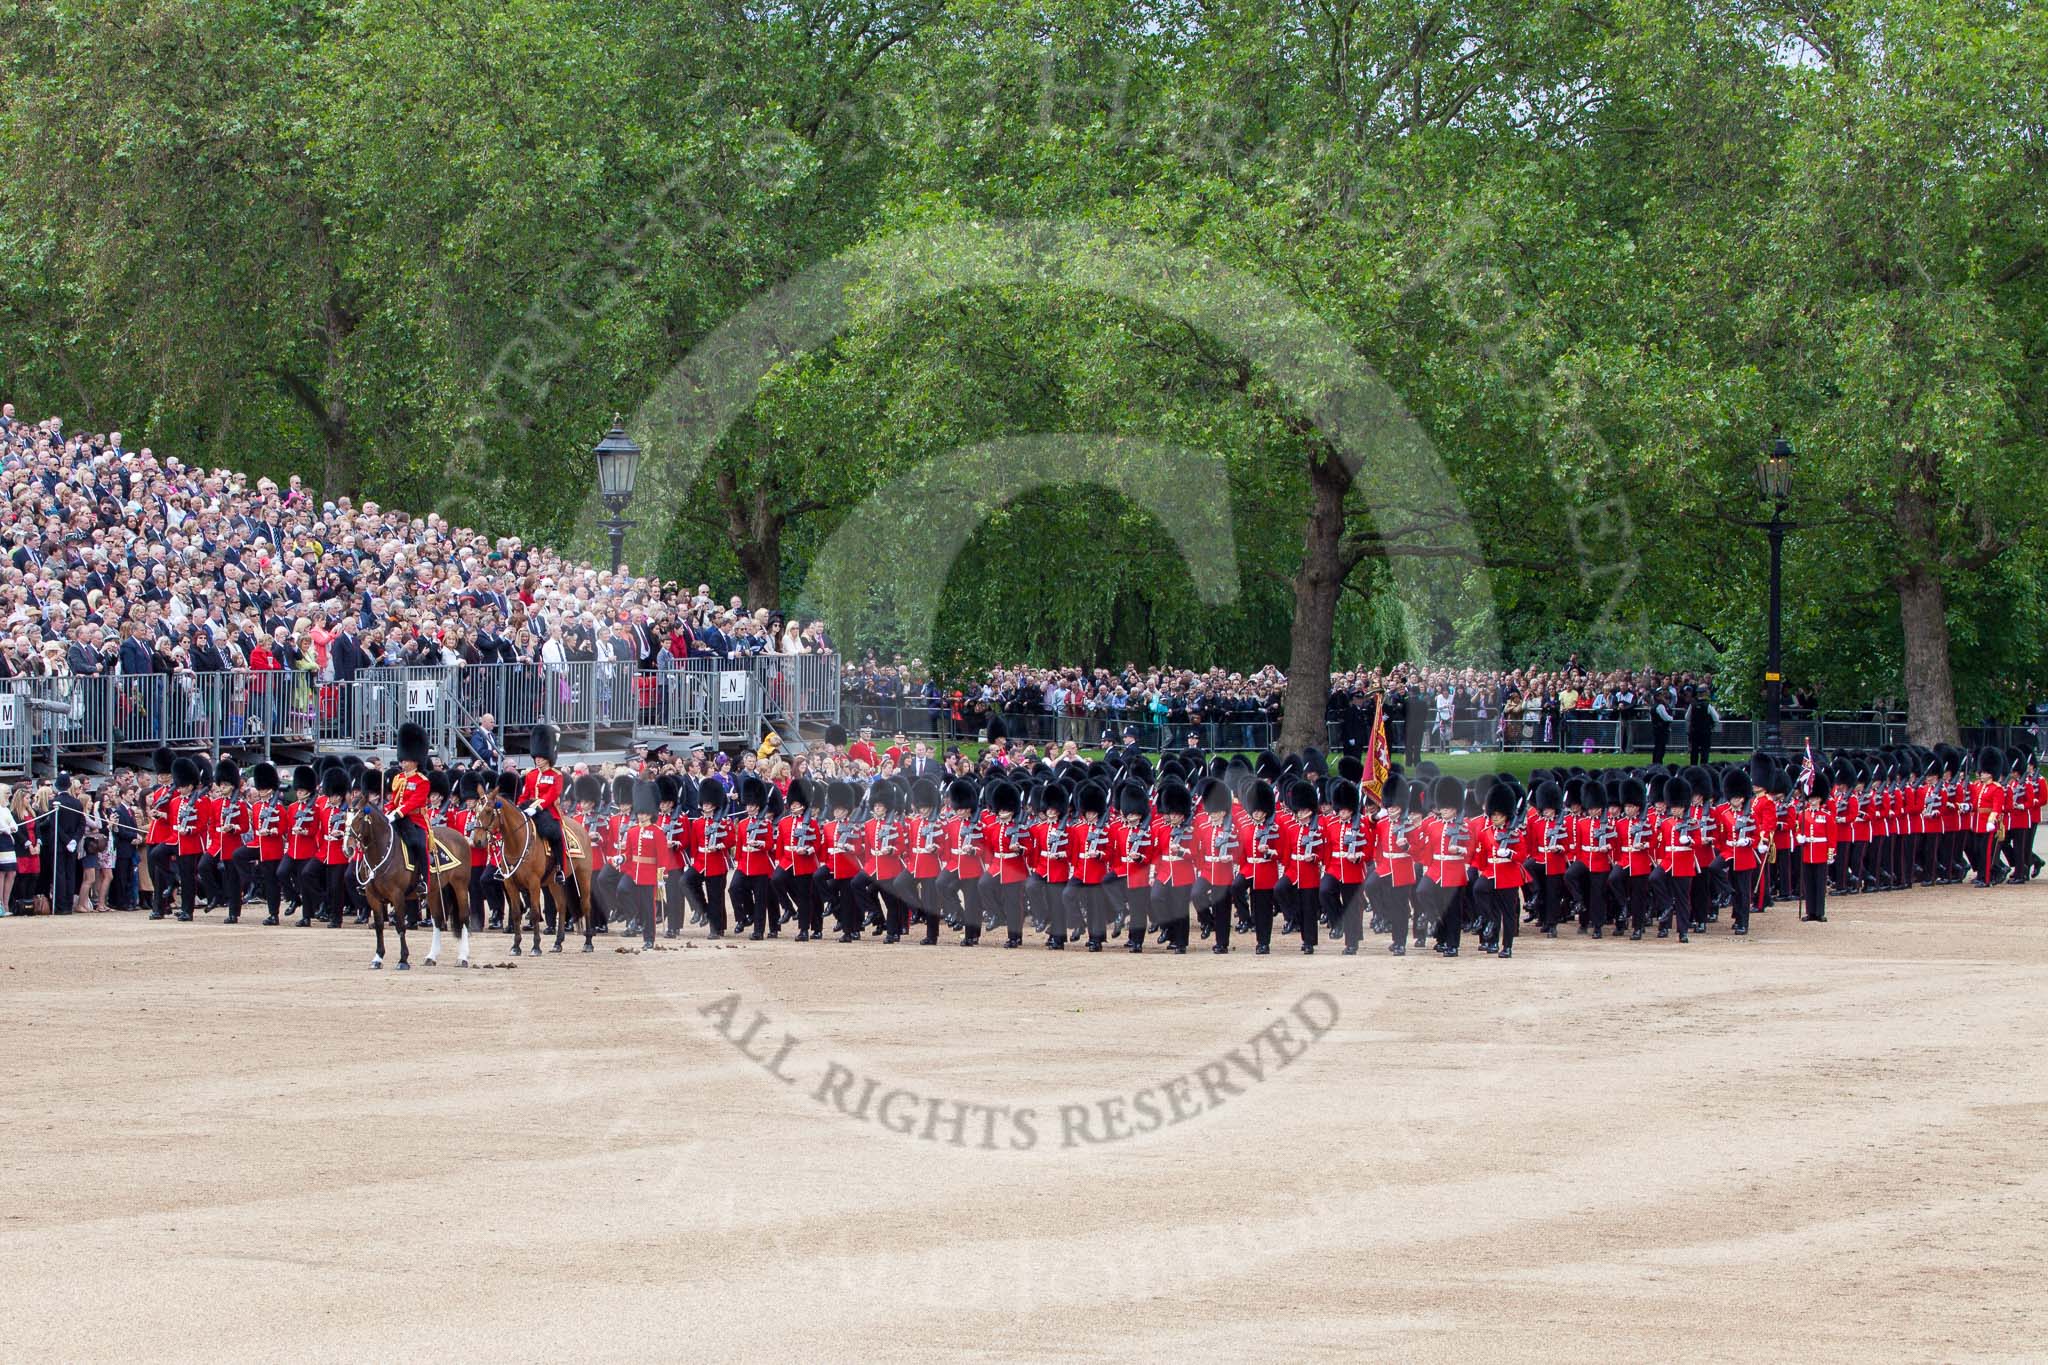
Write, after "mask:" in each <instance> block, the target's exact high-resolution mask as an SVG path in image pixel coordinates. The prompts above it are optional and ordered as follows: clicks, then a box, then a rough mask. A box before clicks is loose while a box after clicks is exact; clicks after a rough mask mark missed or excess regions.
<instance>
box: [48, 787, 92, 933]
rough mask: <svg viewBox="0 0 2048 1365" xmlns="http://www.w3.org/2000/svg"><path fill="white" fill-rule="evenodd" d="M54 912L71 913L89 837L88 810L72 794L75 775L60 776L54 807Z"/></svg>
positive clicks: (51, 847) (52, 874) (52, 892)
mask: <svg viewBox="0 0 2048 1365" xmlns="http://www.w3.org/2000/svg"><path fill="white" fill-rule="evenodd" d="M50 820H51V822H52V823H51V828H50V856H51V858H52V859H54V861H53V862H51V864H50V909H51V910H52V911H54V912H55V913H57V914H59V915H68V914H70V913H71V900H72V897H73V896H74V895H75V894H76V893H77V891H78V849H79V843H80V841H81V840H83V839H84V838H85V807H84V806H82V805H80V804H79V800H78V798H77V797H75V796H73V795H72V794H71V774H70V773H58V774H57V799H56V801H55V802H54V803H52V805H51V807H50Z"/></svg>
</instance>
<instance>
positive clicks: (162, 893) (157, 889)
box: [143, 844, 178, 919]
mask: <svg viewBox="0 0 2048 1365" xmlns="http://www.w3.org/2000/svg"><path fill="white" fill-rule="evenodd" d="M143 856H144V857H145V858H147V859H148V860H149V913H150V915H151V917H152V918H158V919H160V918H162V917H163V916H165V915H168V914H170V913H171V897H172V894H173V893H174V892H175V891H176V890H177V886H178V846H177V845H176V844H151V845H150V846H149V850H148V852H146V853H145V854H144V855H143Z"/></svg>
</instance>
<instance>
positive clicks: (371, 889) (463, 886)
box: [342, 805, 469, 972]
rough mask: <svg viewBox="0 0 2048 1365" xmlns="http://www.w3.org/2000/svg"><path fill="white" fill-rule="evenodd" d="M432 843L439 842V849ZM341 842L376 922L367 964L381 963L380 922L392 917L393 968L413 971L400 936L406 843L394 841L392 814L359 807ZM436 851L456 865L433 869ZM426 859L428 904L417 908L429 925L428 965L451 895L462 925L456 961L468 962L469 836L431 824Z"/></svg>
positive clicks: (408, 878)
mask: <svg viewBox="0 0 2048 1365" xmlns="http://www.w3.org/2000/svg"><path fill="white" fill-rule="evenodd" d="M436 845H439V850H437V848H436ZM342 846H343V848H345V849H348V850H350V851H351V852H352V853H353V856H352V858H351V859H350V862H349V871H350V873H351V874H352V875H353V876H354V877H355V879H356V885H357V886H359V887H361V888H362V892H363V899H364V901H365V902H366V903H367V904H368V905H369V907H370V914H371V918H372V921H373V922H374V923H375V925H376V927H377V954H376V956H375V957H373V958H371V959H370V966H371V967H373V968H376V967H382V966H383V965H384V923H385V921H386V920H395V921H396V922H397V925H398V970H399V971H401V972H404V971H410V970H412V963H411V961H410V953H409V951H408V946H407V944H406V939H405V898H406V895H407V893H408V892H410V891H411V890H412V887H413V880H414V875H413V872H412V871H411V870H410V869H408V868H407V867H406V865H405V848H404V845H403V844H401V843H400V842H399V840H398V836H397V832H396V831H395V830H393V829H392V828H391V817H390V816H388V815H386V814H385V813H384V808H383V807H381V806H377V805H369V806H364V807H363V808H362V809H360V810H358V811H356V812H355V814H353V815H352V816H350V817H349V821H348V825H347V827H346V830H345V832H344V836H343V840H342ZM437 851H445V852H446V854H447V855H448V858H449V859H450V860H451V861H453V862H454V863H455V864H456V866H454V867H451V868H449V869H447V870H446V871H438V870H435V869H434V867H433V866H432V865H433V863H434V862H435V861H436V858H435V853H436V852H437ZM427 862H428V864H429V866H428V882H427V903H426V904H425V905H424V906H422V907H421V913H422V914H424V915H425V916H426V917H427V923H428V924H429V925H430V926H431V927H432V929H433V938H432V940H431V941H430V942H429V943H428V945H427V965H428V966H429V967H431V966H433V965H434V964H435V962H436V961H437V960H438V959H439V958H440V956H441V927H442V925H443V923H444V922H446V921H447V920H448V915H449V912H448V910H447V900H448V899H450V898H452V899H453V901H454V903H455V911H454V913H455V914H456V916H457V918H456V919H455V921H454V923H456V924H459V925H460V926H461V931H460V937H459V938H458V940H457V956H456V965H457V966H462V967H467V966H468V965H469V841H468V840H467V839H465V838H463V837H462V836H461V835H460V834H457V833H456V832H455V831H454V830H452V829H449V828H447V827H446V826H435V827H434V828H433V829H431V830H430V831H429V832H428V839H427Z"/></svg>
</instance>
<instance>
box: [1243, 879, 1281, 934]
mask: <svg viewBox="0 0 2048 1365" xmlns="http://www.w3.org/2000/svg"><path fill="white" fill-rule="evenodd" d="M1246 889H1247V891H1248V892H1249V893H1250V895H1251V903H1252V938H1253V939H1254V940H1255V941H1256V942H1257V943H1258V945H1259V946H1260V947H1261V948H1270V947H1272V946H1273V903H1274V900H1275V894H1274V893H1273V892H1272V891H1261V890H1260V889H1259V888H1257V887H1255V886H1254V887H1248V888H1246Z"/></svg>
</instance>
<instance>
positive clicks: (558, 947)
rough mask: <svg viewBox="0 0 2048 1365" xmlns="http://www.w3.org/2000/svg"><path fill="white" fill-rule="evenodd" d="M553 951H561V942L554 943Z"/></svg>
mask: <svg viewBox="0 0 2048 1365" xmlns="http://www.w3.org/2000/svg"><path fill="white" fill-rule="evenodd" d="M555 951H556V952H558V953H559V952H561V951H562V945H561V944H559V943H557V944H556V945H555Z"/></svg>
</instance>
